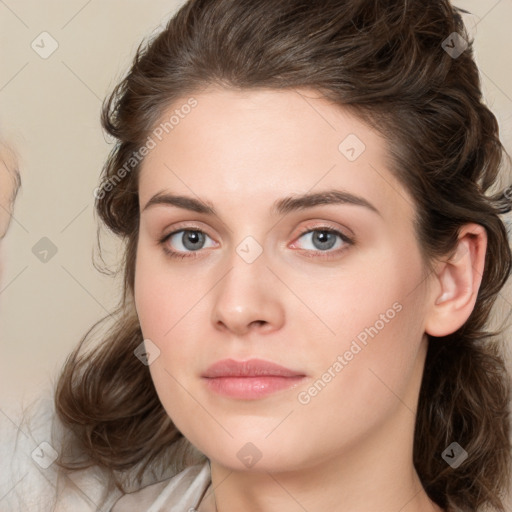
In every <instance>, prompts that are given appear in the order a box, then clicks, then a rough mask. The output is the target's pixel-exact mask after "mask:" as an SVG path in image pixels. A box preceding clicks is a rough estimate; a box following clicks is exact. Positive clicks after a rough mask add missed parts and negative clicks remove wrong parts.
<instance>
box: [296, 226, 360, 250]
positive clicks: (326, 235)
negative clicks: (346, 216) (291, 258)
mask: <svg viewBox="0 0 512 512" xmlns="http://www.w3.org/2000/svg"><path fill="white" fill-rule="evenodd" d="M306 235H308V238H309V241H310V243H311V244H312V245H313V246H314V247H313V248H312V249H306V250H312V251H319V252H326V251H329V250H330V249H332V248H333V247H334V246H335V245H336V242H337V241H338V240H340V241H341V244H338V247H336V249H339V248H340V245H341V247H344V246H345V245H347V244H351V243H352V240H350V239H349V238H348V237H346V236H345V235H344V234H343V233H340V232H339V231H338V230H336V229H332V228H328V227H320V228H315V229H309V230H307V231H304V232H302V234H301V235H300V236H299V239H300V238H304V237H306ZM332 252H336V251H332Z"/></svg>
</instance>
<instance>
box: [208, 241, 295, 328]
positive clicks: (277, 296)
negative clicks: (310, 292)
mask: <svg viewBox="0 0 512 512" xmlns="http://www.w3.org/2000/svg"><path fill="white" fill-rule="evenodd" d="M233 253H234V254H233V257H232V258H231V260H230V263H231V265H230V270H229V271H228V272H227V273H226V274H225V275H224V277H223V278H222V279H221V280H220V282H219V283H218V284H217V286H216V287H215V288H214V304H213V309H212V323H213V326H214V328H215V329H217V330H221V331H224V332H230V333H232V334H234V335H236V336H243V335H246V334H248V333H250V332H254V331H256V332H259V333H262V334H263V333H270V332H272V331H274V330H278V329H280V328H281V327H282V325H283V323H284V320H285V318H284V317H285V309H284V305H283V302H282V296H281V292H283V290H282V283H280V282H279V280H278V279H277V278H276V277H275V275H274V274H273V273H272V272H271V271H270V270H269V269H268V268H267V265H266V264H267V261H266V258H265V256H264V253H262V254H261V255H260V256H259V257H258V258H257V259H256V260H255V261H253V262H252V263H247V262H246V261H245V260H244V259H243V258H242V257H240V256H239V255H238V254H237V253H236V251H233ZM280 284H281V286H279V285H280Z"/></svg>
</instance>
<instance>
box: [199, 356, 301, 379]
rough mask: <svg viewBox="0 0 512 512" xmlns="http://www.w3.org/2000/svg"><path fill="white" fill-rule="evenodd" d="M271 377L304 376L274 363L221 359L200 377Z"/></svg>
mask: <svg viewBox="0 0 512 512" xmlns="http://www.w3.org/2000/svg"><path fill="white" fill-rule="evenodd" d="M263 375H273V376H276V377H298V376H300V377H303V376H304V374H303V373H301V372H299V371H295V370H290V369H289V368H285V367H284V366H281V365H279V364H276V363H272V362H270V361H265V360H264V359H248V360H247V361H235V360H234V359H222V360H221V361H217V362H216V363H214V364H212V365H211V366H210V367H209V368H208V369H207V370H206V371H205V372H204V373H203V374H202V377H207V378H215V377H260V376H263Z"/></svg>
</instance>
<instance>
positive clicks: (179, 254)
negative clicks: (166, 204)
mask: <svg viewBox="0 0 512 512" xmlns="http://www.w3.org/2000/svg"><path fill="white" fill-rule="evenodd" d="M315 231H320V232H327V233H332V234H335V235H338V236H339V237H340V238H341V240H342V241H343V242H344V243H345V246H344V247H342V248H341V249H337V250H334V251H331V250H329V251H320V250H317V251H312V250H308V249H304V251H306V252H309V253H311V252H313V253H325V254H328V256H324V255H322V256H316V255H315V256H308V257H313V258H315V257H318V258H323V259H331V258H333V257H336V256H338V255H339V254H341V253H342V252H344V251H346V250H347V249H348V248H349V247H350V246H351V245H354V244H355V240H353V239H352V238H349V237H348V236H347V235H345V234H344V233H342V232H340V231H338V230H337V229H334V228H331V227H329V226H320V227H314V228H306V229H304V230H303V231H302V232H300V233H299V234H298V236H297V239H299V238H301V237H302V236H304V235H306V234H308V233H314V232H315ZM181 232H193V233H202V234H204V235H206V236H208V233H205V232H204V231H203V230H201V229H197V228H194V227H189V228H182V229H178V230H176V231H173V232H171V233H169V234H167V235H165V236H163V237H162V238H161V239H160V240H159V241H158V243H159V245H161V246H162V249H163V251H164V252H165V254H166V255H167V256H169V257H171V258H178V259H184V258H196V257H197V255H196V254H195V253H198V252H200V251H201V250H198V251H189V252H182V251H171V250H170V249H169V248H168V246H167V241H168V240H169V239H170V238H171V237H172V236H173V235H176V234H177V233H181Z"/></svg>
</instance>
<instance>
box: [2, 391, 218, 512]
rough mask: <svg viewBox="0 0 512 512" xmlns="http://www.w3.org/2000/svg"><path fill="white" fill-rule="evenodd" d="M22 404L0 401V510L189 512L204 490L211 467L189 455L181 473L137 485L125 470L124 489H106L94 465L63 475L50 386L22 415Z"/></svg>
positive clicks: (168, 473)
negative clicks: (59, 459)
mask: <svg viewBox="0 0 512 512" xmlns="http://www.w3.org/2000/svg"><path fill="white" fill-rule="evenodd" d="M25 406H27V403H23V404H20V403H18V402H16V403H13V404H10V403H9V404H7V403H6V402H4V403H1V404H0V511H1V512H27V511H30V512H50V511H51V512H98V511H99V510H101V511H102V512H130V511H134V512H135V511H136V512H158V511H162V512H163V511H165V512H171V511H178V510H179V512H191V510H189V509H192V508H197V505H198V504H199V503H200V501H201V500H202V498H203V495H205V494H206V490H207V488H208V486H209V484H210V467H209V462H208V460H206V461H205V460H204V456H203V457H202V458H201V459H195V460H193V459H192V458H191V459H190V463H189V465H188V466H187V467H186V468H185V469H183V470H182V471H180V470H177V471H180V472H173V471H174V470H173V469H172V468H166V469H162V471H160V470H155V471H154V472H149V473H152V474H148V475H147V477H144V478H143V481H142V482H141V483H140V484H139V483H138V482H137V483H134V482H135V479H134V475H135V472H136V471H135V470H136V469H137V468H135V469H134V470H133V471H127V472H125V476H127V477H131V478H128V480H127V481H128V482H130V481H131V483H128V485H127V488H128V491H127V493H126V494H124V493H123V492H121V491H120V490H119V489H117V488H116V489H114V490H113V491H112V489H110V488H108V487H107V480H108V477H109V475H108V472H107V471H105V470H102V469H101V468H98V467H96V466H94V467H90V468H87V469H84V470H78V471H74V472H72V473H71V474H70V475H69V476H63V475H62V474H61V473H60V471H59V470H58V468H57V466H56V464H55V463H54V460H55V457H56V455H57V453H58V452H59V451H60V450H61V444H60V441H61V439H62V435H63V430H62V428H61V425H60V422H58V421H57V418H56V416H55V410H54V403H53V395H52V390H51V389H48V388H47V389H46V390H44V391H43V392H42V393H40V394H38V396H37V399H36V400H35V401H34V402H31V403H30V408H29V410H27V411H26V412H27V414H26V415H25V414H23V412H22V409H24V407H25ZM155 482H156V483H155ZM100 504H101V507H100ZM194 512H195V511H194Z"/></svg>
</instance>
